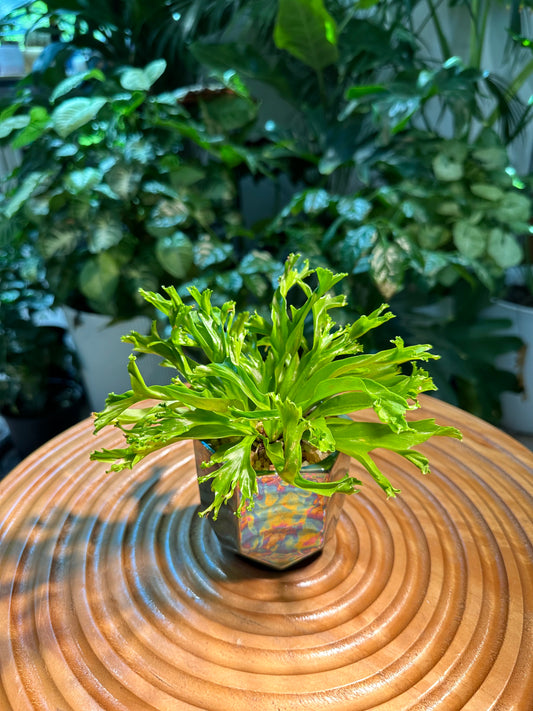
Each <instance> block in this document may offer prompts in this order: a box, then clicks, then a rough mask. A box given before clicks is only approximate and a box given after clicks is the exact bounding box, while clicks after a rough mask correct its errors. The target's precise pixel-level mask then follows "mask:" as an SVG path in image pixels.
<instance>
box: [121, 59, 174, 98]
mask: <svg viewBox="0 0 533 711" xmlns="http://www.w3.org/2000/svg"><path fill="white" fill-rule="evenodd" d="M166 66H167V64H166V62H165V60H164V59H156V60H155V61H153V62H150V64H148V65H147V66H146V67H145V68H144V69H139V68H138V67H132V68H128V69H126V70H125V71H123V72H122V74H121V75H120V85H121V86H122V88H123V89H126V90H127V91H149V90H150V88H151V87H152V85H153V84H155V82H156V81H157V80H158V79H159V77H160V76H161V75H162V74H163V73H164V71H165V69H166Z"/></svg>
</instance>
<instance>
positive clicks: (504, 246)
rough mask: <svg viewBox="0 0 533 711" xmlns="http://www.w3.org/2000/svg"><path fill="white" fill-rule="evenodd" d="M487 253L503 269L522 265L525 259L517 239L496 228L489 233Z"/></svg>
mask: <svg viewBox="0 0 533 711" xmlns="http://www.w3.org/2000/svg"><path fill="white" fill-rule="evenodd" d="M487 251H488V253H489V255H490V256H491V257H492V259H494V261H495V262H496V264H497V265H498V266H499V267H500V268H501V269H509V267H514V266H516V265H517V264H520V262H521V261H522V257H523V250H522V247H521V246H520V245H519V244H518V242H517V240H516V237H514V236H513V235H511V234H509V233H508V232H504V231H503V230H501V229H499V228H498V227H494V228H493V229H492V230H491V231H490V233H489V243H488V247H487Z"/></svg>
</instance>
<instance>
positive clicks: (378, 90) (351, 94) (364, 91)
mask: <svg viewBox="0 0 533 711" xmlns="http://www.w3.org/2000/svg"><path fill="white" fill-rule="evenodd" d="M387 93H389V89H387V87H386V86H384V85H383V84H366V85H363V86H351V87H350V88H349V89H348V91H347V92H346V98H347V99H359V98H360V97H362V96H373V95H375V94H387Z"/></svg>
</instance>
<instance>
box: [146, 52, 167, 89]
mask: <svg viewBox="0 0 533 711" xmlns="http://www.w3.org/2000/svg"><path fill="white" fill-rule="evenodd" d="M166 68H167V63H166V61H165V60H164V59H154V61H153V62H150V63H149V64H147V65H146V66H145V68H144V73H145V74H146V76H147V77H148V81H149V82H150V87H151V86H152V85H153V84H155V83H156V81H157V80H158V79H159V77H161V76H163V74H164V73H165V70H166Z"/></svg>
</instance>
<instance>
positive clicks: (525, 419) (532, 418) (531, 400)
mask: <svg viewBox="0 0 533 711" xmlns="http://www.w3.org/2000/svg"><path fill="white" fill-rule="evenodd" d="M490 316H491V317H492V318H505V319H509V320H510V321H511V322H512V326H511V328H510V329H509V330H508V331H506V332H505V334H506V335H513V336H518V337H519V338H521V339H522V340H523V341H524V347H523V348H522V349H521V350H520V351H518V352H514V353H505V354H504V355H501V356H499V358H498V359H497V360H496V365H497V366H498V367H500V368H502V369H504V370H509V371H511V372H512V373H514V374H515V375H516V376H517V378H518V380H519V382H520V383H521V384H522V386H523V392H521V393H511V392H504V393H502V396H501V405H502V427H503V428H504V429H506V430H509V431H510V432H515V433H517V434H533V308H531V307H529V306H521V305H519V304H514V303H512V302H510V301H504V300H502V299H497V300H496V301H495V302H494V304H493V306H492V307H491V308H490Z"/></svg>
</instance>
